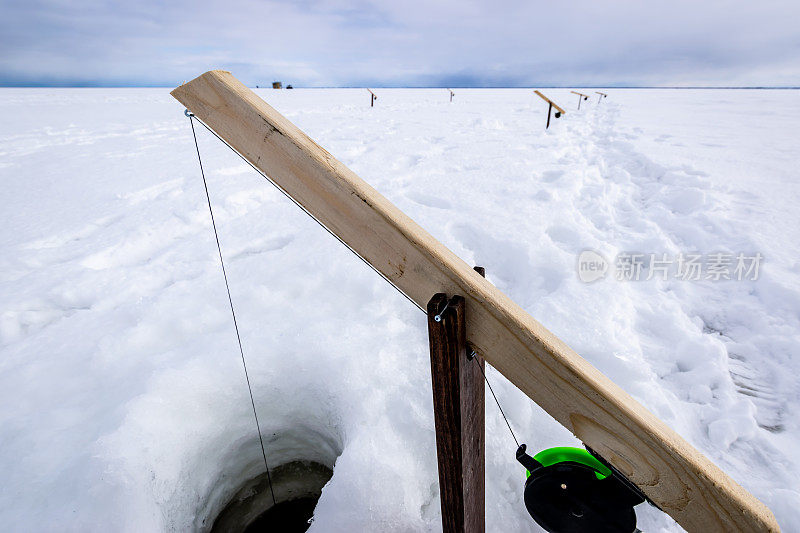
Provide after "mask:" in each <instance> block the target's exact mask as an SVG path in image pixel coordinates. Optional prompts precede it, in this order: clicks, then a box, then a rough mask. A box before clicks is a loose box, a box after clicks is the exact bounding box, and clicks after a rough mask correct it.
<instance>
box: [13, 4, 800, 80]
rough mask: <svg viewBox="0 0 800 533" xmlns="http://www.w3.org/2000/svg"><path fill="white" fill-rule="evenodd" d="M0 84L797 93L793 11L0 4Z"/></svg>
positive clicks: (759, 7)
mask: <svg viewBox="0 0 800 533" xmlns="http://www.w3.org/2000/svg"><path fill="white" fill-rule="evenodd" d="M0 6H2V7H1V11H0V15H1V16H0V85H136V86H138V85H159V86H175V85H177V84H179V83H180V82H182V81H183V80H187V79H191V78H194V77H195V76H197V75H199V74H201V73H202V72H204V71H206V70H209V69H212V68H222V69H226V70H230V71H232V72H233V73H234V74H235V75H236V76H237V77H238V78H240V79H241V80H242V81H244V82H245V83H248V84H251V85H256V84H258V85H266V84H268V83H270V82H272V81H273V80H282V81H283V82H284V83H292V84H294V85H295V86H300V87H304V86H438V87H443V86H500V87H517V86H548V85H567V86H579V85H587V86H652V85H660V86H665V85H666V86H673V85H710V86H798V85H800V30H798V26H800V2H798V1H797V0H791V1H789V0H784V1H775V0H761V1H757V2H753V1H740V2H724V1H716V0H693V1H683V0H672V1H662V0H629V1H611V0H595V1H586V0H574V1H570V0H562V1H557V0H556V1H550V2H546V3H544V2H537V1H518V0H474V1H471V0H460V1H452V0H445V1H436V0H428V1H425V0H410V1H403V0H394V1H383V2H380V1H372V0H362V1H354V2H345V1H341V0H319V1H317V0H296V1H289V0H287V1H281V0H277V1H274V0H271V1H257V0H225V1H210V0H194V1H187V0H174V1H171V0H126V1H118V2H115V1H112V0H0Z"/></svg>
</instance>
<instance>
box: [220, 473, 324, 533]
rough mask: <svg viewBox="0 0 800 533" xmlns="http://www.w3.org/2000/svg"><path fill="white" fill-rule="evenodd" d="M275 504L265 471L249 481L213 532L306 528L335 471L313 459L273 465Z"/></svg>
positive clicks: (289, 532)
mask: <svg viewBox="0 0 800 533" xmlns="http://www.w3.org/2000/svg"><path fill="white" fill-rule="evenodd" d="M270 475H271V476H272V488H273V490H274V491H275V500H276V502H277V503H276V504H275V505H273V503H272V494H271V492H270V490H269V481H268V479H267V474H266V472H265V473H263V474H261V475H259V476H257V477H255V478H253V479H251V480H249V481H247V482H246V483H244V485H242V486H241V488H239V490H238V491H237V492H236V494H235V495H234V496H233V498H231V500H230V501H229V502H228V504H227V505H226V506H225V508H224V509H222V511H221V512H220V513H219V515H218V516H217V518H216V520H215V521H214V526H213V527H212V528H211V531H212V533H223V532H225V533H260V532H276V533H277V532H281V533H283V532H285V533H295V532H303V531H306V530H307V529H308V528H309V527H310V525H311V524H310V522H309V520H310V519H311V517H312V516H313V515H314V508H315V507H316V505H317V501H318V500H319V497H320V495H321V494H322V488H323V487H324V486H325V484H326V483H327V482H328V480H330V478H331V476H333V470H331V469H330V468H329V467H327V466H325V465H322V464H320V463H317V462H314V461H292V462H289V463H285V464H282V465H280V466H277V467H275V468H273V469H272V470H271V472H270Z"/></svg>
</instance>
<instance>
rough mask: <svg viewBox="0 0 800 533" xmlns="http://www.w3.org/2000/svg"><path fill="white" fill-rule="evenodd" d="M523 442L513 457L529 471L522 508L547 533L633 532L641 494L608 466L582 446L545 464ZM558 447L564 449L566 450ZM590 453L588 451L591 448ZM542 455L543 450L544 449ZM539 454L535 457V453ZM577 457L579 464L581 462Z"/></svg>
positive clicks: (641, 497)
mask: <svg viewBox="0 0 800 533" xmlns="http://www.w3.org/2000/svg"><path fill="white" fill-rule="evenodd" d="M525 450H526V447H525V445H524V444H522V445H521V446H520V447H519V449H518V450H517V460H518V461H519V462H520V463H522V465H523V466H525V468H527V469H528V471H529V472H530V475H529V476H528V479H527V481H526V482H525V507H526V508H527V509H528V512H529V513H530V515H531V517H532V518H533V519H534V520H535V521H536V523H537V524H539V525H540V526H542V527H543V528H544V529H545V530H546V531H548V532H549V533H634V532H635V531H637V529H636V512H635V511H634V509H633V508H634V506H636V505H638V504H640V503H642V502H643V501H645V499H646V497H645V496H644V494H643V493H642V492H641V491H640V490H639V489H638V487H636V486H635V485H633V484H632V483H631V482H630V481H628V480H627V479H626V478H625V477H624V476H623V475H622V474H620V473H619V472H618V471H617V470H615V469H613V467H611V465H609V464H608V463H606V462H605V461H603V460H602V458H599V457H597V456H596V454H592V453H587V452H585V451H584V450H580V449H577V448H573V449H572V450H575V452H583V453H584V454H585V455H586V456H588V457H587V458H588V459H591V460H586V459H587V458H584V457H582V456H581V454H580V453H575V454H573V457H574V459H575V460H569V458H570V454H569V453H567V454H566V455H564V457H565V458H566V459H567V460H559V461H558V462H555V463H553V464H549V465H548V466H545V465H544V464H542V463H541V462H539V461H537V460H536V459H534V458H533V457H531V456H530V455H528V454H527V453H525ZM559 450H567V449H565V448H562V449H559ZM589 452H591V450H590V451H589ZM543 453H544V452H543ZM540 455H541V454H539V455H537V457H539V456H540ZM579 461H580V462H579Z"/></svg>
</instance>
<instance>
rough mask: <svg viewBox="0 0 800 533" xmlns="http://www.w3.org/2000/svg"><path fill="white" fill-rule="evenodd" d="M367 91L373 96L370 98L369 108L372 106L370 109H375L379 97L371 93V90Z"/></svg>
mask: <svg viewBox="0 0 800 533" xmlns="http://www.w3.org/2000/svg"><path fill="white" fill-rule="evenodd" d="M367 90H368V91H369V94H371V95H372V96H370V98H369V106H370V107H375V100H377V99H378V97H377V96H375V93H374V92H372V91H370V90H369V89H367Z"/></svg>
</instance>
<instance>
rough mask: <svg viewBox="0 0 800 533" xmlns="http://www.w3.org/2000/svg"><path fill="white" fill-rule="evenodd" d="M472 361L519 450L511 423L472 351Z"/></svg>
mask: <svg viewBox="0 0 800 533" xmlns="http://www.w3.org/2000/svg"><path fill="white" fill-rule="evenodd" d="M472 353H473V357H472V361H473V362H474V363H475V364H476V365H478V370H480V371H481V375H482V376H483V380H484V381H485V382H486V385H488V387H489V392H491V393H492V398H494V403H496V404H497V408H498V409H500V414H501V415H503V420H505V421H506V425H507V426H508V430H509V431H510V432H511V437H512V438H513V439H514V442H515V443H516V444H517V448H519V441H518V440H517V436H516V435H514V430H513V429H511V423H509V421H508V417H506V413H505V411H503V407H502V406H501V405H500V401H499V400H498V399H497V395H496V394H495V393H494V389H493V388H492V384H491V383H489V380H488V379H486V373H485V372H484V371H483V366H481V364H480V363H479V362H478V358H477V357H475V355H474V354H475V352H474V351H473V352H472Z"/></svg>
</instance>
